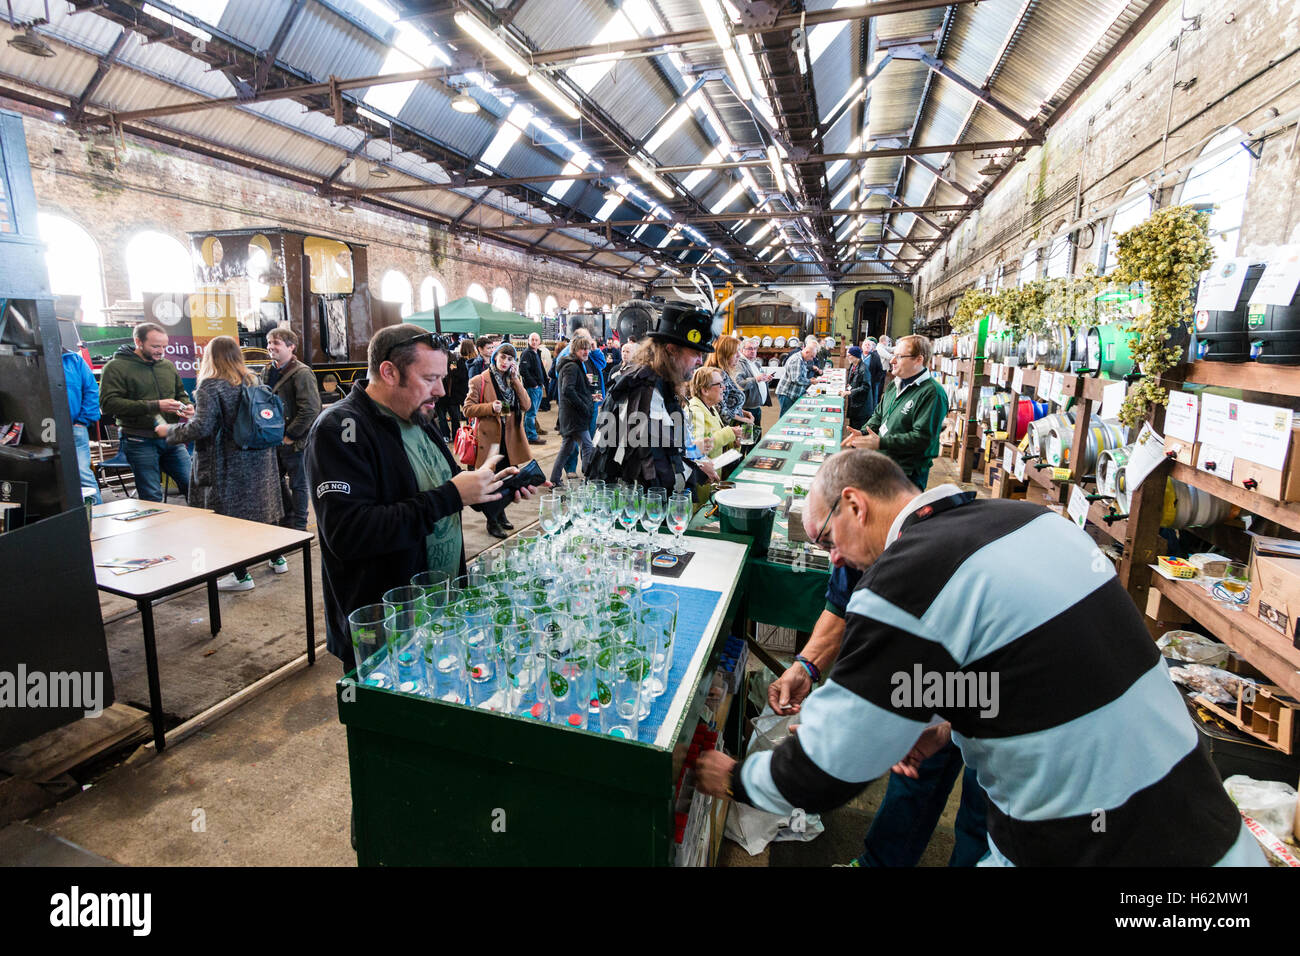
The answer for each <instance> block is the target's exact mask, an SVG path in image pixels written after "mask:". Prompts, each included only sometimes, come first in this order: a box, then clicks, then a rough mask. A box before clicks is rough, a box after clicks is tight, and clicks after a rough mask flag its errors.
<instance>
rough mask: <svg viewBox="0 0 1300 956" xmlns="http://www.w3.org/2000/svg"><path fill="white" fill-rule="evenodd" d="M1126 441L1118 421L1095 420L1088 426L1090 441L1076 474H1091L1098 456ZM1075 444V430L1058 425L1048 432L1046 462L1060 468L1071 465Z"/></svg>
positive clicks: (1045, 452)
mask: <svg viewBox="0 0 1300 956" xmlns="http://www.w3.org/2000/svg"><path fill="white" fill-rule="evenodd" d="M1123 440H1124V428H1123V426H1122V425H1120V423H1119V422H1117V421H1106V420H1105V419H1100V418H1094V419H1093V420H1092V422H1091V423H1090V424H1089V426H1088V440H1087V442H1086V443H1085V444H1084V447H1083V461H1082V462H1081V463H1080V467H1079V468H1078V469H1076V474H1080V475H1087V474H1091V473H1092V470H1093V468H1094V467H1095V466H1096V464H1097V456H1098V455H1099V454H1101V452H1103V451H1105V450H1106V449H1107V448H1118V447H1119V445H1120V442H1122V441H1123ZM1073 444H1074V429H1073V428H1072V427H1070V426H1068V425H1061V424H1057V425H1055V426H1053V428H1052V429H1051V430H1050V431H1049V432H1048V436H1047V447H1046V449H1045V450H1044V456H1045V460H1046V461H1047V462H1049V463H1050V464H1052V465H1055V466H1057V467H1059V468H1064V467H1066V466H1068V465H1069V464H1070V449H1071V447H1072V446H1073Z"/></svg>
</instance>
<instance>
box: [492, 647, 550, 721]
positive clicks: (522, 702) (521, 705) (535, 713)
mask: <svg viewBox="0 0 1300 956" xmlns="http://www.w3.org/2000/svg"><path fill="white" fill-rule="evenodd" d="M547 633H548V632H547V631H545V630H542V629H539V628H537V627H528V628H525V629H523V630H520V631H519V632H517V633H515V634H512V635H511V636H510V637H508V638H506V641H505V644H504V645H503V659H504V664H505V678H504V680H505V682H506V695H507V696H506V707H507V710H508V712H509V713H512V714H517V715H519V716H520V717H532V718H535V719H537V720H543V721H544V720H546V719H547V714H548V712H549V708H548V706H547V705H548V703H549V698H548V697H547V693H546V681H545V675H546V655H545V651H544V649H543V648H544V646H545V638H546V635H547Z"/></svg>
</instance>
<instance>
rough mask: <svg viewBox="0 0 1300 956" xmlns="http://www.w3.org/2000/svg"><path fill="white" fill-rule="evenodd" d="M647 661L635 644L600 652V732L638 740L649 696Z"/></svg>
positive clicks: (597, 655)
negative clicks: (646, 685)
mask: <svg viewBox="0 0 1300 956" xmlns="http://www.w3.org/2000/svg"><path fill="white" fill-rule="evenodd" d="M644 678H645V658H644V657H642V655H641V654H640V653H638V651H637V648H636V645H635V644H614V645H611V646H609V647H602V648H601V649H600V650H599V651H597V652H596V692H595V698H594V699H595V700H596V701H597V702H598V703H599V706H600V732H601V733H602V734H609V735H610V736H611V737H623V738H625V739H627V740H636V739H637V732H638V730H639V728H640V724H641V705H642V701H643V698H644V696H645V679H644Z"/></svg>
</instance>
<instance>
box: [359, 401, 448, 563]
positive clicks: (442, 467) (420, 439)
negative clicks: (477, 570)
mask: <svg viewBox="0 0 1300 956" xmlns="http://www.w3.org/2000/svg"><path fill="white" fill-rule="evenodd" d="M375 405H376V407H378V409H379V410H380V411H381V412H383V413H384V414H385V415H387V416H388V417H389V418H391V419H392V420H393V421H395V422H397V427H398V428H399V429H401V432H402V448H403V450H404V451H405V452H406V460H407V461H409V462H410V463H411V470H412V471H414V472H415V485H416V487H417V488H419V489H420V490H421V491H432V490H433V489H434V488H438V487H441V486H442V485H445V484H446V483H447V482H449V481H451V479H452V477H453V474H452V470H451V466H450V465H449V464H447V459H446V457H445V456H444V455H443V454H442V452H441V451H439V450H438V446H437V445H435V444H434V443H433V439H431V438H430V437H429V436H428V435H427V434H426V433H425V431H424V429H423V428H421V427H420V426H419V425H413V424H411V423H410V422H408V421H407V420H406V419H404V418H401V417H400V416H398V414H397V413H396V412H394V411H393V410H392V409H391V408H388V407H386V406H384V405H382V404H380V403H379V402H375ZM463 549H464V540H463V538H462V537H461V530H460V512H456V513H455V514H451V515H448V516H447V517H445V518H443V519H442V520H441V521H439V522H438V523H437V524H436V525H434V526H433V533H432V534H429V535H427V536H426V537H425V539H424V550H425V555H426V558H427V560H428V564H429V567H428V569H427V570H429V571H443V572H445V573H446V574H447V576H448V577H452V578H454V577H455V576H456V575H457V574H459V573H460V555H461V551H462V550H463Z"/></svg>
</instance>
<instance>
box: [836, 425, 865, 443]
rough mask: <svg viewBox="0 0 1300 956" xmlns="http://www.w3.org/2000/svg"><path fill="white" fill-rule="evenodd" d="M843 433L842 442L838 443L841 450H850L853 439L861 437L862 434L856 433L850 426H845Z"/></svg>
mask: <svg viewBox="0 0 1300 956" xmlns="http://www.w3.org/2000/svg"><path fill="white" fill-rule="evenodd" d="M844 431H845V432H846V434H845V436H844V441H842V442H840V447H841V448H852V447H853V439H855V438H861V437H862V432H860V431H858V430H857V429H856V428H854V427H853V426H852V425H845V426H844Z"/></svg>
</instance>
